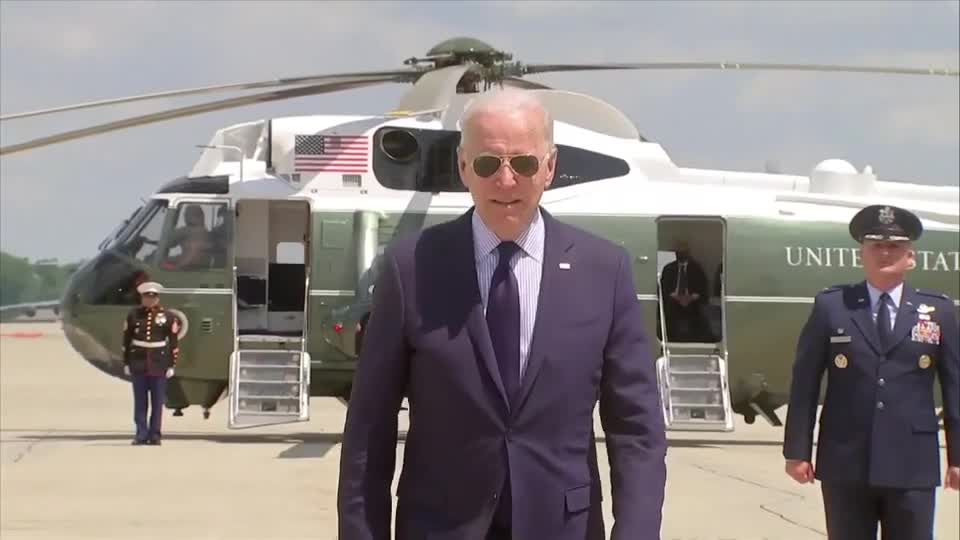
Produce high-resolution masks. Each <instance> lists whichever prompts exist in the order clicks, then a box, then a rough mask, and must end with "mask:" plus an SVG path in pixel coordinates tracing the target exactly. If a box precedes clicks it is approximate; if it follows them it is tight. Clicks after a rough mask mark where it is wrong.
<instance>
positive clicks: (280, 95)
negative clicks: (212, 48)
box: [0, 38, 960, 431]
mask: <svg viewBox="0 0 960 540" xmlns="http://www.w3.org/2000/svg"><path fill="white" fill-rule="evenodd" d="M405 63H406V64H407V67H406V68H404V69H397V70H387V71H380V72H366V73H342V74H334V75H320V76H310V77H299V78H292V79H280V80H272V81H263V82H254V83H246V84H232V85H221V86H210V87H204V88H195V89H189V90H177V91H170V92H161V93H156V94H149V95H141V96H133V97H127V98H120V99H112V100H105V101H99V102H92V103H84V104H79V105H72V106H67V107H58V108H55V109H48V110H43V111H34V112H29V113H22V114H15V115H8V116H6V117H4V118H3V120H4V121H9V120H12V119H15V118H24V117H29V116H38V115H42V114H51V113H55V112H61V111H68V110H76V109H81V108H90V107H97V106H105V105H110V104H116V103H130V102H133V101H139V100H147V99H152V98H158V97H165V98H169V97H175V96H187V95H197V94H202V93H213V92H220V91H227V90H251V89H268V90H267V91H265V92H262V93H257V94H253V95H246V96H241V97H236V98H229V99H223V100H220V101H215V102H212V103H206V104H200V105H193V106H187V107H182V108H178V109H173V110H167V111H163V112H160V113H153V114H148V115H143V116H138V117H135V118H130V119H126V120H122V121H117V122H111V123H108V124H103V125H99V126H94V127H90V128H85V129H80V130H76V131H71V132H67V133H61V134H58V135H53V136H50V137H44V138H42V139H37V140H33V141H29V142H25V143H21V144H14V145H10V146H7V147H4V148H2V149H0V155H6V154H12V153H15V152H20V151H25V150H29V149H31V148H36V147H40V146H45V145H49V144H56V143H60V142H64V141H68V140H72V139H77V138H80V137H87V136H92V135H96V134H99V133H104V132H108V131H113V130H119V129H126V128H130V127H134V126H138V125H143V124H147V123H152V122H160V121H165V120H171V119H175V118H181V117H185V116H189V115H195V114H202V113H205V112H209V111H215V110H223V109H228V108H233V107H239V106H244V105H252V104H256V103H263V102H269V101H276V100H283V99H288V98H294V97H301V96H308V95H315V94H322V93H328V92H336V91H342V90H348V89H352V88H358V87H362V86H368V85H374V84H382V83H412V84H413V86H412V88H411V89H410V90H409V91H408V92H407V93H406V94H405V95H404V96H403V97H402V99H401V100H400V103H399V104H398V106H397V107H396V110H394V111H391V112H388V113H382V114H381V113H378V114H371V115H356V116H344V115H333V114H316V115H305V116H296V117H283V118H268V119H261V120H255V121H250V122H245V123H240V124H236V125H232V126H229V127H225V128H223V129H220V130H218V131H217V132H216V133H215V134H214V136H213V137H212V139H211V140H210V141H209V144H207V145H205V148H204V151H203V152H202V154H201V155H200V157H199V159H198V160H197V162H196V163H195V165H194V167H193V169H192V170H190V171H189V172H187V173H186V174H185V175H184V176H182V177H180V178H177V179H174V180H171V181H170V182H168V183H166V184H165V185H163V186H160V187H159V189H157V190H156V192H155V193H153V194H152V195H151V196H150V197H149V200H148V201H147V202H146V204H144V205H143V206H142V207H141V208H139V209H137V210H136V211H135V212H134V213H133V215H131V216H130V218H128V219H127V220H126V221H125V222H124V223H123V224H122V225H121V226H120V227H119V228H118V230H117V231H116V232H115V233H114V234H112V235H111V237H110V238H108V239H107V240H105V241H104V243H103V244H101V246H100V251H99V253H98V254H97V255H96V256H95V257H93V258H92V259H91V260H90V261H89V262H88V263H86V264H85V265H84V266H83V267H81V268H80V269H78V271H77V272H76V273H75V274H74V276H73V278H72V280H71V282H70V284H69V286H68V287H67V289H66V291H65V294H64V296H63V298H62V299H61V300H60V302H59V303H60V306H61V311H62V324H63V330H64V333H65V335H66V337H67V339H68V340H69V342H70V344H71V345H72V346H73V348H74V349H75V350H76V351H77V352H78V353H79V354H80V355H81V356H82V357H83V358H84V359H85V360H87V361H88V362H89V363H91V364H93V365H94V366H96V367H97V368H99V369H101V370H102V371H103V372H105V373H107V374H109V375H111V376H114V377H117V378H121V379H122V378H124V375H123V372H122V366H121V362H120V354H121V332H120V329H121V324H122V320H123V317H124V314H125V313H126V312H127V311H128V310H129V309H130V308H131V306H133V305H135V304H136V303H137V302H138V298H137V294H136V292H135V288H136V285H137V284H138V283H139V282H141V281H143V280H146V279H149V280H152V281H158V282H160V283H162V284H163V285H164V286H165V292H164V295H163V304H164V305H165V306H167V307H168V308H170V309H173V310H175V311H176V312H177V313H178V315H179V316H180V317H181V318H182V319H183V322H184V324H183V329H182V333H181V338H182V339H181V362H180V364H179V367H178V369H177V373H176V375H175V377H174V378H173V379H172V380H171V385H170V392H169V397H168V400H167V407H169V408H171V409H174V410H175V411H176V412H175V413H174V414H175V415H180V414H182V412H181V410H182V409H185V408H187V407H189V406H191V405H197V406H199V407H201V408H202V409H203V413H204V416H205V417H206V416H208V415H209V411H210V408H211V407H213V406H214V405H215V404H216V403H217V402H218V401H219V400H221V398H224V397H225V398H226V399H227V401H228V404H229V405H228V409H229V420H228V425H229V426H230V427H231V428H245V427H255V426H265V425H272V424H280V423H286V422H296V421H305V420H307V419H308V418H309V402H310V398H311V397H312V396H330V397H338V398H341V399H342V400H344V401H345V402H347V403H348V406H349V398H350V388H351V381H352V377H353V372H354V369H355V366H356V361H357V357H358V351H359V349H360V347H361V346H362V341H363V327H364V324H365V322H366V318H367V316H368V314H369V309H370V293H371V291H372V287H373V283H374V281H375V277H376V270H377V263H378V255H379V254H380V253H382V251H383V249H384V248H385V246H387V245H388V244H389V243H390V242H391V240H392V239H394V238H396V237H397V236H398V235H402V234H406V233H408V232H411V231H415V230H417V229H420V228H423V227H426V226H429V225H432V224H435V223H438V222H441V221H444V220H449V219H451V218H453V217H455V216H457V215H459V214H461V213H462V212H464V211H465V210H467V209H468V208H469V207H470V206H471V204H472V202H471V199H470V196H469V194H468V193H467V192H466V190H465V188H464V187H463V185H462V183H461V181H460V178H459V175H458V172H457V157H456V148H457V144H458V141H459V119H460V116H461V113H462V112H463V109H464V107H465V105H466V103H467V102H468V101H469V100H470V98H472V97H473V96H475V95H476V93H478V92H483V91H487V90H488V89H490V88H492V87H495V86H501V85H502V86H512V87H519V88H523V89H525V90H526V91H529V92H535V93H537V94H538V95H539V97H540V98H541V99H542V100H543V102H544V103H545V104H546V106H547V107H549V109H550V110H551V112H552V114H553V116H554V118H555V121H556V127H555V138H556V144H557V146H558V148H559V158H558V164H557V172H556V179H555V182H554V184H553V186H552V187H551V188H550V189H549V190H548V191H547V192H546V193H545V194H544V197H543V206H544V207H545V208H546V209H547V210H548V211H550V212H551V213H553V215H555V216H557V217H559V218H560V219H562V220H565V221H567V222H570V223H573V224H576V225H579V226H581V227H584V228H586V229H588V230H591V231H593V232H595V233H597V234H600V235H602V236H604V237H606V238H609V239H610V240H612V241H614V242H617V243H619V244H621V245H623V246H624V247H626V248H627V249H628V250H629V251H630V253H632V254H633V256H634V269H635V280H636V287H637V290H638V293H639V294H638V301H639V302H641V303H642V304H643V306H644V308H645V312H646V320H647V323H648V325H649V332H650V335H651V336H658V337H659V339H653V340H652V343H653V344H654V345H653V346H654V347H655V348H656V350H654V351H651V352H652V353H653V354H654V356H653V357H654V358H657V360H656V362H657V369H658V376H659V378H660V387H661V391H662V395H663V398H664V399H663V404H664V410H663V413H664V417H665V419H666V420H667V425H668V426H669V428H670V429H675V430H704V431H731V430H733V429H734V415H735V413H736V414H740V415H742V416H743V417H744V420H745V421H746V422H747V423H753V422H754V421H755V419H756V417H757V416H761V417H763V418H764V419H766V420H767V421H769V422H770V423H771V424H774V425H779V424H780V419H779V418H778V417H777V414H776V412H775V411H776V409H777V408H778V407H780V406H781V405H783V404H785V403H786V402H787V397H788V391H789V385H790V372H791V364H792V362H793V355H794V347H795V344H796V339H797V335H798V333H799V331H800V328H801V326H802V324H803V322H804V320H805V319H806V317H807V315H808V313H809V310H810V307H811V303H812V301H813V298H814V295H815V294H816V293H817V292H819V291H820V290H822V289H823V288H824V287H828V286H831V285H834V284H837V283H844V282H851V281H856V280H859V279H861V275H862V274H861V270H860V268H859V267H860V266H861V265H860V254H859V251H858V247H857V246H856V245H855V244H854V243H853V242H852V240H851V239H850V237H849V234H848V230H847V224H848V222H849V220H850V218H851V216H852V215H853V213H854V212H856V211H857V210H858V209H859V208H861V207H863V206H865V205H868V204H874V203H879V204H895V205H898V206H902V207H905V208H909V209H910V210H912V211H914V212H916V213H917V214H918V215H919V216H920V217H921V219H922V220H923V223H924V227H925V233H924V236H923V238H922V239H921V240H920V242H919V245H918V249H919V250H920V251H919V256H918V262H919V265H918V268H917V269H916V270H915V271H914V273H913V274H912V276H911V278H910V280H911V285H913V286H915V287H924V288H932V289H937V290H939V291H943V292H945V293H946V294H948V295H950V296H951V297H952V298H958V297H960V280H958V276H960V246H958V242H960V219H958V218H960V190H958V188H957V187H934V186H925V185H917V184H909V183H901V182H886V181H880V180H878V179H877V178H876V176H875V175H874V174H873V173H872V171H871V170H870V169H869V168H865V169H864V170H862V171H858V170H856V169H855V168H853V167H852V166H851V165H850V164H849V163H846V162H844V161H842V160H835V159H831V160H826V161H824V162H822V163H820V164H818V165H817V166H816V167H814V168H813V170H812V172H811V173H810V175H809V176H796V175H786V174H767V173H754V172H739V171H723V170H705V169H694V168H686V167H682V166H680V165H678V164H676V163H674V162H673V161H672V160H671V159H670V157H669V155H668V154H667V152H666V151H665V150H664V148H662V147H661V146H660V145H659V144H657V143H655V142H652V141H649V140H647V139H645V138H644V137H643V136H641V135H640V133H639V132H638V130H637V127H636V126H635V125H634V124H633V123H632V122H631V121H630V120H629V119H628V118H627V117H626V116H625V115H624V114H623V113H622V112H621V111H620V110H618V109H617V108H616V107H615V106H613V105H611V104H609V103H605V102H604V101H601V100H599V99H597V98H595V97H592V96H589V95H584V94H580V93H574V92H568V91H564V90H558V89H553V88H549V87H546V86H544V85H542V84H539V83H536V82H532V81H529V80H526V79H524V78H523V76H524V75H529V74H537V73H547V72H559V71H590V70H642V69H658V70H659V69H740V70H745V69H758V70H759V69H767V70H804V71H828V72H859V73H886V74H891V75H939V76H947V77H951V78H956V77H957V71H956V70H931V69H910V68H885V67H855V66H826V65H787V64H729V63H708V62H705V63H671V62H662V63H656V62H655V63H642V64H577V65H559V64H521V63H519V62H513V61H512V56H511V55H510V54H508V53H505V52H502V51H498V50H496V49H494V48H493V47H491V46H490V45H488V44H486V43H483V42H481V41H478V40H475V39H471V38H455V39H451V40H448V41H445V42H443V43H441V44H439V45H437V46H436V47H434V48H433V49H432V50H431V51H429V53H428V55H427V56H426V57H424V58H411V59H410V60H408V61H406V62H405ZM950 83H953V81H950ZM678 241H684V242H686V243H687V244H688V245H689V246H690V248H691V252H692V256H693V258H694V259H695V260H697V261H698V262H699V263H700V265H701V266H702V268H703V269H704V270H705V273H706V274H707V275H708V278H709V281H710V284H709V286H708V290H707V291H706V294H707V295H708V296H709V303H708V305H706V306H705V307H704V313H703V314H704V317H706V318H707V319H708V321H709V325H710V326H709V327H710V329H711V331H712V332H711V333H712V334H714V336H715V338H713V339H709V340H706V341H707V342H706V343H688V342H677V341H676V340H671V339H669V336H671V335H673V332H668V331H667V328H668V325H669V324H670V321H668V320H665V318H664V317H662V316H661V315H662V309H661V308H660V301H659V299H660V297H661V294H664V292H663V291H662V290H661V289H662V287H661V286H660V284H659V282H660V275H661V271H662V269H663V267H664V266H665V265H666V264H667V263H668V262H669V261H670V260H672V258H673V252H674V246H675V243H676V242H678Z"/></svg>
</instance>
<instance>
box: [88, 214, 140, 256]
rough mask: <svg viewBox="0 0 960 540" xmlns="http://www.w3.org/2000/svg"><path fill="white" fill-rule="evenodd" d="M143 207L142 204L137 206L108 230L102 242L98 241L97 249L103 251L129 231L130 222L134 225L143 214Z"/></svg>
mask: <svg viewBox="0 0 960 540" xmlns="http://www.w3.org/2000/svg"><path fill="white" fill-rule="evenodd" d="M144 208H145V207H144V206H138V207H137V209H136V210H134V211H133V213H131V214H130V217H128V218H127V219H125V220H123V221H122V222H121V223H120V224H119V225H117V226H116V227H114V228H113V230H112V231H110V234H108V235H107V237H106V238H104V239H103V241H102V242H100V246H99V247H98V248H97V249H98V250H99V251H103V250H104V249H108V248H112V247H114V246H116V245H117V243H118V242H119V241H120V239H121V238H122V237H123V236H124V235H126V234H127V233H129V232H130V230H131V229H132V225H131V224H134V225H135V224H136V223H138V222H139V220H140V218H141V217H142V215H143V209H144Z"/></svg>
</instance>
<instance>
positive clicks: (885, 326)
mask: <svg viewBox="0 0 960 540" xmlns="http://www.w3.org/2000/svg"><path fill="white" fill-rule="evenodd" d="M889 300H890V295H888V294H887V293H883V294H881V295H880V310H879V311H878V312H877V332H878V333H879V334H880V344H881V345H883V347H884V348H886V347H889V346H890V308H889V307H888V306H887V302H888V301H889Z"/></svg>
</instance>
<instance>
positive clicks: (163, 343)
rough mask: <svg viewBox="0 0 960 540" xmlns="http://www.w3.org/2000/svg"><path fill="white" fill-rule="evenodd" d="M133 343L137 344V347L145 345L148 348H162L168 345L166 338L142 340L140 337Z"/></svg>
mask: <svg viewBox="0 0 960 540" xmlns="http://www.w3.org/2000/svg"><path fill="white" fill-rule="evenodd" d="M132 343H133V344H134V345H136V346H137V347H144V348H147V349H162V348H164V347H166V346H167V342H166V340H164V341H140V340H139V339H135V340H133V341H132Z"/></svg>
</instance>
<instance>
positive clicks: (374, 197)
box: [189, 90, 960, 230]
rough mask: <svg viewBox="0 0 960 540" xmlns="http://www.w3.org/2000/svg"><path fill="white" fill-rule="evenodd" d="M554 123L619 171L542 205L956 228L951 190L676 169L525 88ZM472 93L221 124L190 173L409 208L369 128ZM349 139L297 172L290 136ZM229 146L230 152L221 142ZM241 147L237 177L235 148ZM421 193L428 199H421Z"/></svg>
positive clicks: (827, 167)
mask: <svg viewBox="0 0 960 540" xmlns="http://www.w3.org/2000/svg"><path fill="white" fill-rule="evenodd" d="M531 92H536V93H537V94H538V96H539V97H540V98H541V100H542V102H543V103H544V104H545V106H547V107H548V108H549V109H550V111H551V113H552V115H553V117H554V121H555V127H554V137H555V142H556V143H557V144H558V145H567V146H572V147H576V148H580V149H584V150H589V151H593V152H597V153H600V154H603V155H605V156H611V157H614V158H619V159H622V160H623V161H625V162H626V163H627V165H628V167H629V172H628V173H627V174H626V175H622V176H618V177H613V178H606V179H599V180H594V181H590V182H585V183H580V184H573V185H568V186H564V187H558V188H552V189H550V190H548V191H547V192H546V193H545V194H544V199H543V204H544V205H545V207H547V208H549V209H551V210H554V211H557V212H563V213H589V214H624V215H637V214H647V215H665V214H682V215H691V214H694V215H695V214H701V215H728V216H733V215H741V216H762V217H771V218H777V219H792V220H817V221H824V220H836V221H839V222H847V221H849V219H850V217H851V216H852V215H853V213H854V212H856V211H857V210H858V209H860V208H862V207H863V206H866V205H869V204H895V205H897V206H901V207H904V208H908V209H910V210H911V211H914V212H915V213H917V215H918V216H919V217H920V218H921V219H922V220H923V221H924V226H925V227H928V228H932V229H948V230H957V229H958V226H960V189H958V188H957V187H952V186H928V185H919V184H911V183H903V182H890V181H879V180H877V177H876V175H875V174H874V173H873V171H872V170H871V168H870V167H869V166H867V167H865V168H864V170H863V171H857V170H856V168H854V167H853V165H852V164H850V163H848V162H846V161H844V160H839V159H827V160H825V161H822V162H821V163H819V164H818V165H816V166H815V167H814V168H813V169H812V171H811V173H810V174H809V175H787V174H772V173H757V172H741V171H723V170H709V169H695V168H686V167H680V166H678V165H677V164H675V163H674V162H673V161H672V160H671V159H670V157H669V155H668V154H667V152H666V151H665V150H664V149H663V147H662V146H661V145H659V144H657V143H655V142H651V141H648V140H646V139H644V138H643V137H641V136H640V134H639V132H638V130H637V128H636V126H635V125H634V124H633V123H632V122H631V121H630V119H629V118H627V116H626V115H624V114H623V113H622V112H621V111H619V110H618V109H617V108H616V107H614V106H612V105H610V104H608V103H606V102H604V101H602V100H600V99H597V98H595V97H592V96H587V95H584V94H578V93H574V92H567V91H560V90H531ZM470 97H471V96H470V95H462V94H457V95H455V96H452V97H450V99H449V100H448V102H447V105H446V106H444V107H441V108H437V109H432V110H425V111H424V110H421V111H394V112H390V113H386V114H379V115H349V116H348V115H313V116H293V117H281V118H273V119H269V120H259V121H254V122H247V123H242V124H236V125H233V126H229V127H226V128H224V129H221V130H219V131H217V132H216V133H215V135H214V136H213V138H212V139H211V141H210V143H209V145H208V146H211V147H214V148H208V149H206V150H205V151H204V152H203V154H202V155H201V156H200V158H199V159H198V161H197V162H196V163H195V165H194V167H193V169H192V170H191V172H190V174H189V175H190V176H191V177H198V176H216V175H230V195H229V196H230V197H232V198H250V197H256V198H262V197H271V198H273V197H276V198H287V197H297V198H310V199H313V200H314V203H315V206H317V207H321V208H329V209H343V210H348V209H360V208H375V209H379V210H382V211H397V212H401V211H404V210H411V209H413V208H416V205H411V201H412V200H413V199H414V197H415V196H416V195H417V194H418V193H417V192H415V191H411V190H399V189H391V188H388V187H385V186H384V185H382V184H381V183H380V182H379V181H378V180H377V178H376V176H375V174H374V172H373V157H372V155H373V153H374V150H375V149H374V147H373V145H374V144H376V142H375V139H376V138H375V137H374V134H375V133H376V132H377V131H378V130H380V129H382V128H385V127H391V128H408V129H415V130H438V131H439V130H447V131H458V130H459V119H460V116H461V115H462V113H463V109H464V107H465V105H466V103H467V102H468V101H469V99H470ZM298 135H299V136H324V137H337V136H341V137H354V139H352V140H357V141H362V142H358V143H357V146H356V148H359V149H362V153H361V154H362V156H364V158H365V159H363V160H361V163H360V164H359V166H357V167H356V168H353V169H351V168H349V167H348V168H341V169H339V170H330V171H303V170H298V168H297V165H296V152H295V150H296V140H297V136H298ZM225 147H231V148H225ZM241 150H242V153H243V155H244V156H245V157H244V160H243V179H242V180H241V178H240V174H239V173H240V161H239V159H238V157H239V151H241ZM419 195H420V199H422V200H424V201H426V202H424V203H423V205H424V207H423V210H424V211H429V212H447V211H449V212H459V211H461V210H462V209H463V208H466V207H469V206H470V205H471V204H472V200H471V199H470V196H469V194H467V193H463V192H450V193H434V194H432V195H430V194H426V193H420V194H419ZM423 195H430V196H429V197H423Z"/></svg>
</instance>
